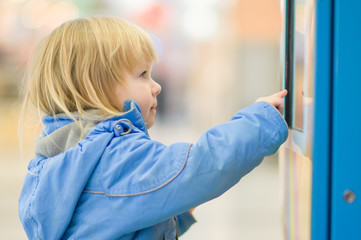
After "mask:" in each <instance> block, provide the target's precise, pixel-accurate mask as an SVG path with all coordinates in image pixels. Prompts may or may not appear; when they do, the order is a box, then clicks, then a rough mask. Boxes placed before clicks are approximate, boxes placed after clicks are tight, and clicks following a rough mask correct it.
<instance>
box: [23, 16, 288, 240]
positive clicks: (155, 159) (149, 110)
mask: <svg viewBox="0 0 361 240" xmlns="http://www.w3.org/2000/svg"><path fill="white" fill-rule="evenodd" d="M155 60H157V56H156V54H155V52H154V49H153V47H152V42H151V40H150V38H149V37H148V36H147V34H146V33H145V32H144V31H142V30H141V29H139V28H138V27H136V26H134V25H132V24H130V23H128V22H125V21H123V20H119V19H114V18H86V19H79V20H74V21H70V22H66V23H64V24H63V25H61V26H60V27H58V28H57V29H55V30H54V31H53V32H52V33H51V34H50V36H48V37H47V38H46V39H45V40H44V41H43V42H42V43H41V45H40V48H39V49H38V52H37V55H36V57H35V59H34V62H33V65H32V69H31V70H30V75H29V78H30V86H29V90H28V92H27V95H26V99H25V104H24V106H25V108H26V106H28V102H31V103H32V104H33V105H34V106H35V107H37V108H38V109H39V111H41V112H42V113H44V114H45V115H46V116H45V117H44V119H43V123H44V126H45V127H44V130H43V132H42V136H41V137H39V138H38V140H37V142H36V149H35V153H36V157H35V158H34V159H33V160H32V161H31V162H30V164H29V166H28V174H27V175H26V177H25V181H24V186H23V189H22V192H21V196H20V200H19V216H20V219H21V222H22V224H23V226H24V229H25V231H26V233H27V235H28V237H29V238H30V239H123V240H124V239H176V238H178V236H179V235H181V234H182V233H184V232H185V231H186V230H187V229H188V228H189V227H190V225H192V224H193V223H194V219H193V217H192V215H191V213H190V211H189V210H190V209H192V208H194V207H196V206H198V205H200V204H202V203H204V202H206V201H209V200H211V199H213V198H216V197H218V196H220V195H221V194H223V193H224V192H225V191H227V190H228V189H229V188H230V187H232V186H233V185H234V184H236V183H237V182H238V181H239V180H240V179H241V178H242V177H243V176H244V175H246V174H247V173H249V172H250V171H251V170H252V169H253V168H255V167H256V166H257V165H259V164H260V163H261V161H262V159H263V158H264V156H266V155H271V154H273V153H275V152H276V151H277V149H278V148H279V146H280V145H281V144H282V143H283V142H284V141H285V140H286V138H287V133H288V131H287V126H286V124H285V122H284V120H283V118H282V116H281V114H280V113H279V112H282V110H283V97H284V96H285V95H286V94H287V92H286V91H282V92H279V93H277V94H274V95H272V96H269V97H265V98H261V99H259V100H258V102H257V103H255V104H253V105H251V106H250V107H247V108H245V109H242V110H240V111H239V112H237V113H236V114H235V115H234V116H233V118H232V120H231V121H229V122H226V123H224V124H221V125H218V126H216V127H214V128H212V129H210V130H209V131H207V132H206V133H204V134H203V135H202V137H201V138H200V139H199V140H198V142H197V143H195V144H190V143H175V144H172V145H170V146H165V145H163V144H162V143H159V142H157V141H154V140H151V139H150V138H149V136H148V133H147V129H149V128H150V127H151V126H152V125H153V124H154V119H155V118H154V117H155V115H156V108H157V95H158V94H159V92H160V91H161V87H160V85H159V84H158V83H156V82H155V81H154V80H153V79H152V78H151V71H152V64H153V62H154V61H155Z"/></svg>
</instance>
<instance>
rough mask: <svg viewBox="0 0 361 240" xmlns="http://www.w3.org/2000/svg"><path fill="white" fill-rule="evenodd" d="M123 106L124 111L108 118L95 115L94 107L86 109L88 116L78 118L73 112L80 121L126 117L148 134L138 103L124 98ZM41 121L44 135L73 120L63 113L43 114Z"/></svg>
mask: <svg viewBox="0 0 361 240" xmlns="http://www.w3.org/2000/svg"><path fill="white" fill-rule="evenodd" d="M123 106H124V107H123V109H124V112H123V113H122V114H121V115H119V116H115V117H112V118H108V119H102V118H99V117H97V116H99V111H98V110H94V109H92V110H88V111H87V113H88V114H87V115H88V116H89V117H86V118H80V117H79V114H78V113H77V112H75V113H74V116H75V118H76V119H79V120H82V121H87V120H88V121H89V120H90V121H97V122H109V121H111V122H113V121H118V120H120V119H124V118H125V119H128V120H129V121H130V122H131V123H132V124H133V125H134V126H135V127H136V128H138V129H139V130H141V131H143V132H145V133H146V134H148V132H147V128H146V125H145V121H144V119H143V116H142V114H141V110H140V107H139V105H138V104H137V103H136V102H135V101H134V100H126V101H125V102H124V105H123ZM42 122H43V124H44V130H43V132H42V135H43V136H46V135H49V134H51V133H52V132H54V131H55V130H57V129H59V128H61V127H63V126H65V125H67V124H69V123H72V122H74V120H73V119H71V118H70V117H68V116H67V115H65V114H58V115H55V116H45V117H44V118H43V121H42Z"/></svg>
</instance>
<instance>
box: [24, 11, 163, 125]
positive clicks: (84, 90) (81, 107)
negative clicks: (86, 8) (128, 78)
mask: <svg viewBox="0 0 361 240" xmlns="http://www.w3.org/2000/svg"><path fill="white" fill-rule="evenodd" d="M155 60H157V56H156V54H155V52H154V49H153V45H152V41H151V39H150V37H149V36H148V35H147V34H146V33H145V32H144V31H143V30H142V29H140V28H138V27H137V26H135V25H133V24H131V23H129V22H127V21H124V20H121V19H117V18H109V17H92V18H83V19H77V20H72V21H68V22H65V23H64V24H62V25H61V26H60V27H58V28H56V29H55V30H54V31H53V32H52V33H51V34H50V35H49V36H48V37H46V38H45V39H44V40H43V41H42V42H41V44H40V45H39V47H38V49H37V52H36V55H35V57H34V60H33V62H32V65H31V66H30V68H29V71H28V77H27V78H28V81H29V86H28V90H27V92H26V95H25V100H24V104H23V109H26V108H27V106H28V103H29V102H31V103H32V104H33V105H34V106H35V107H36V108H37V109H39V110H40V111H41V112H42V113H44V114H46V115H56V114H59V113H65V114H66V115H68V116H70V117H71V118H72V119H74V120H76V119H75V117H74V115H73V113H72V112H78V113H79V115H80V116H85V115H86V112H85V110H87V109H98V110H100V111H101V113H102V116H103V117H104V118H106V117H112V116H115V115H119V113H120V111H119V109H117V108H116V107H115V106H113V105H112V103H111V99H112V97H113V96H114V92H113V89H114V86H115V84H116V83H120V84H122V82H123V80H122V79H123V78H124V75H125V73H133V71H134V70H135V68H136V66H137V65H139V64H141V63H143V62H144V61H155Z"/></svg>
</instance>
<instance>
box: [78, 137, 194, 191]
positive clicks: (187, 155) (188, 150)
mask: <svg viewBox="0 0 361 240" xmlns="http://www.w3.org/2000/svg"><path fill="white" fill-rule="evenodd" d="M192 146H193V144H190V145H189V146H188V149H187V154H186V157H185V160H184V163H183V166H182V167H181V169H180V170H179V171H178V172H177V173H176V174H175V175H174V176H173V177H172V178H171V179H169V180H168V181H167V182H165V183H163V184H162V185H160V186H158V187H155V188H153V189H150V190H147V191H143V192H140V193H130V194H108V193H106V192H97V191H90V190H83V192H86V193H94V194H103V195H106V196H108V197H132V196H139V195H143V194H147V193H150V192H154V191H156V190H158V189H160V188H162V187H164V186H166V185H167V184H169V183H170V182H172V181H173V180H174V179H175V178H176V177H178V176H179V174H180V173H181V172H182V171H183V169H184V168H185V166H186V164H187V161H188V157H189V152H190V149H191V147H192Z"/></svg>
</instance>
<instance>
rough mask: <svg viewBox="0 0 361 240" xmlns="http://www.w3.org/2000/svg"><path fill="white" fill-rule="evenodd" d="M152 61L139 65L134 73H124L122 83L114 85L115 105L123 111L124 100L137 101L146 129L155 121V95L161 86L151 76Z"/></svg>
mask: <svg viewBox="0 0 361 240" xmlns="http://www.w3.org/2000/svg"><path fill="white" fill-rule="evenodd" d="M151 71H152V63H151V62H150V63H145V64H143V65H141V66H139V67H138V68H137V69H136V71H135V74H126V75H125V78H124V84H123V85H121V84H117V85H116V87H115V103H114V104H115V106H116V107H117V108H118V109H119V110H120V111H123V104H124V101H125V100H127V99H130V100H134V101H136V102H137V103H138V105H139V107H140V109H141V113H142V116H143V118H144V121H145V124H146V127H147V129H149V128H151V127H152V126H153V124H154V121H155V114H156V112H157V111H156V107H157V95H158V94H159V93H160V91H161V86H160V85H159V84H158V83H156V82H155V81H154V80H153V79H152V77H151Z"/></svg>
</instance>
